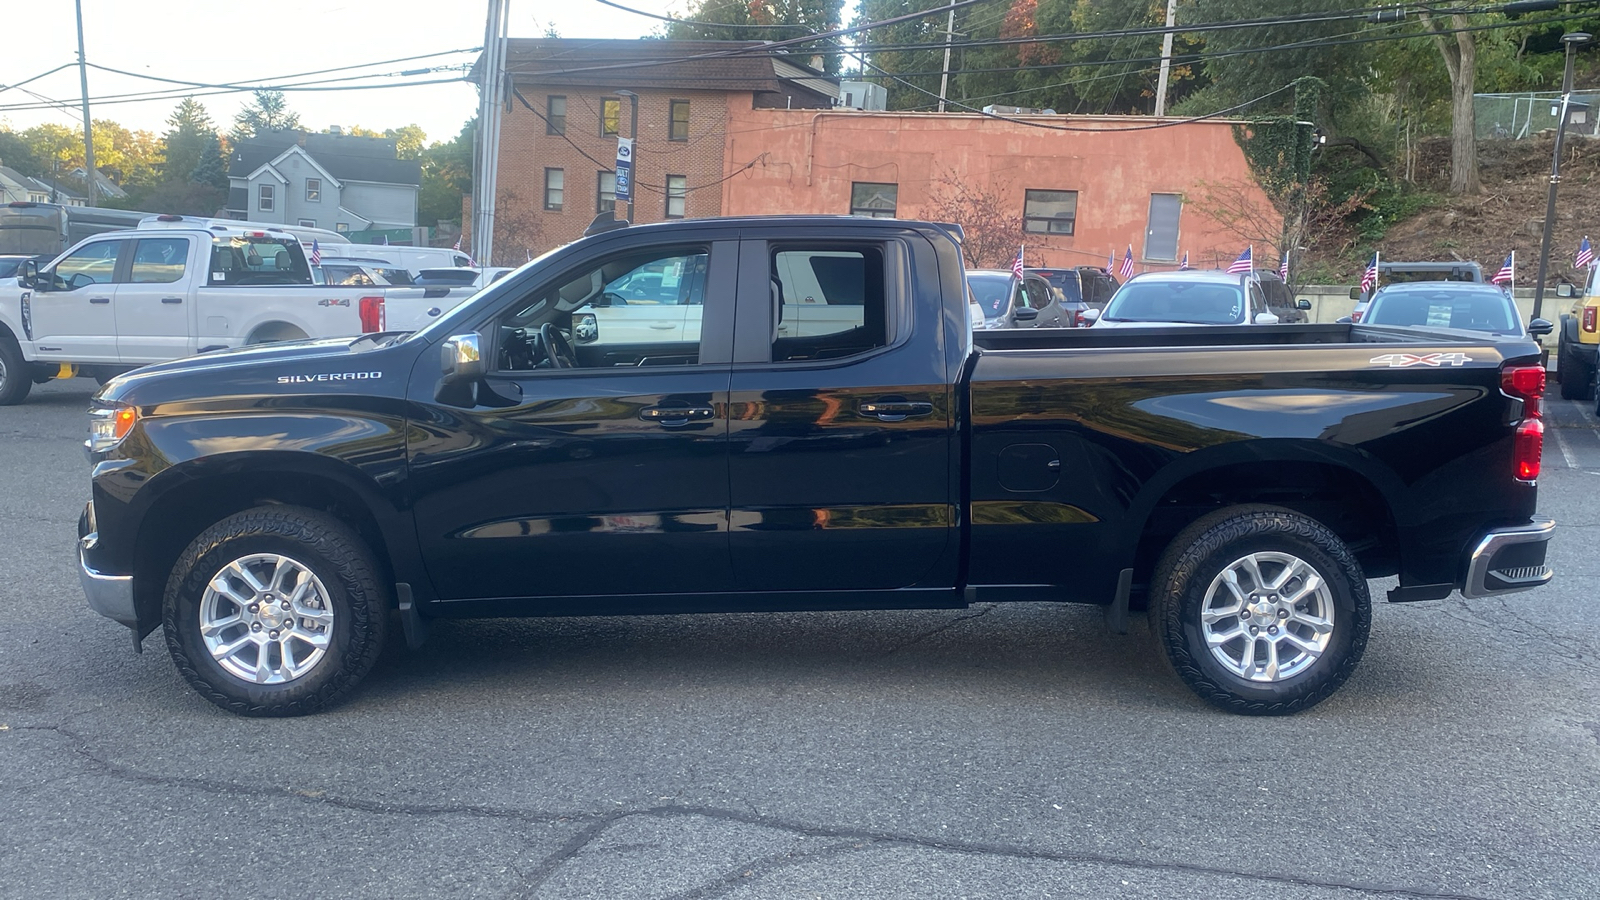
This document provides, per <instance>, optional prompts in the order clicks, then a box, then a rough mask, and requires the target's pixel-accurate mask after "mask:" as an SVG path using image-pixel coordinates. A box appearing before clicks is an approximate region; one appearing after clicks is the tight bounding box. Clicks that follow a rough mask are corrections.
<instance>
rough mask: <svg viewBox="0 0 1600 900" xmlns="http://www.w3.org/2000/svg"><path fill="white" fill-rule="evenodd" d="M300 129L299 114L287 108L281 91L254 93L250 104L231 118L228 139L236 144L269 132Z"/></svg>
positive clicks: (286, 102)
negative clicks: (231, 123)
mask: <svg viewBox="0 0 1600 900" xmlns="http://www.w3.org/2000/svg"><path fill="white" fill-rule="evenodd" d="M299 127H300V114H299V113H297V112H295V111H294V110H291V109H290V108H289V101H288V100H287V99H286V98H285V97H284V96H283V91H256V92H255V94H254V95H253V96H252V98H251V100H250V102H249V103H248V104H246V105H245V107H244V108H243V109H241V110H239V112H238V114H237V115H235V116H234V117H233V130H232V131H230V132H228V138H229V140H231V141H232V142H233V143H235V144H237V143H239V142H240V141H247V140H249V139H250V138H253V137H255V136H257V135H260V134H265V133H267V132H270V131H287V130H289V129H291V128H299Z"/></svg>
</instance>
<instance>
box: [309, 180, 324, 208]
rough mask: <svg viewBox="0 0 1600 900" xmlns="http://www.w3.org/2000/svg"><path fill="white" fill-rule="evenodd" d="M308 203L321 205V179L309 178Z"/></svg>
mask: <svg viewBox="0 0 1600 900" xmlns="http://www.w3.org/2000/svg"><path fill="white" fill-rule="evenodd" d="M306 202H307V203H321V202H322V179H321V178H307V179H306Z"/></svg>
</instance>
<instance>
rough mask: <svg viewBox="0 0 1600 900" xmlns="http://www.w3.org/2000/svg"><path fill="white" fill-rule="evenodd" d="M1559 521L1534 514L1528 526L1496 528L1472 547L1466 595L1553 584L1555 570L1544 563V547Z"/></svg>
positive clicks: (1500, 592) (1481, 595)
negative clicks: (1551, 580) (1551, 581)
mask: <svg viewBox="0 0 1600 900" xmlns="http://www.w3.org/2000/svg"><path fill="white" fill-rule="evenodd" d="M1555 527H1556V521H1555V520H1554V519H1552V518H1550V517H1549V516H1534V517H1533V518H1532V520H1531V521H1530V522H1529V523H1528V524H1527V525H1518V526H1515V527H1512V528H1496V529H1494V530H1493V531H1490V532H1488V533H1487V534H1485V535H1484V536H1483V537H1482V538H1481V539H1479V541H1478V543H1477V544H1476V545H1475V546H1474V547H1473V549H1472V555H1471V557H1470V558H1469V559H1468V562H1467V583H1466V585H1465V586H1463V587H1462V588H1461V596H1463V597H1493V596H1496V595H1498V594H1511V593H1515V592H1517V591H1526V590H1531V589H1533V588H1536V587H1540V586H1542V585H1545V584H1549V583H1550V579H1551V578H1553V577H1555V573H1554V572H1552V571H1551V570H1550V567H1549V566H1547V565H1545V563H1544V556H1545V549H1546V547H1547V546H1548V544H1549V542H1550V537H1551V535H1552V534H1553V533H1554V531H1555Z"/></svg>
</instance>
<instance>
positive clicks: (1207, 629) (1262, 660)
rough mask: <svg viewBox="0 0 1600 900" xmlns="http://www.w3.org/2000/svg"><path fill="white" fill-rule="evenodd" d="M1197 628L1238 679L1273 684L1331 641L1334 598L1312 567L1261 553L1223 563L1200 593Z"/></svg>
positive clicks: (1300, 668)
mask: <svg viewBox="0 0 1600 900" xmlns="http://www.w3.org/2000/svg"><path fill="white" fill-rule="evenodd" d="M1200 630H1201V633H1202V634H1203V635H1204V636H1205V639H1206V646H1207V647H1208V648H1209V649H1210V650H1211V655H1212V656H1213V657H1215V658H1216V660H1217V662H1219V663H1221V664H1222V665H1223V667H1224V668H1226V669H1227V670H1228V671H1230V672H1232V673H1233V674H1235V675H1237V676H1239V677H1240V678H1243V679H1246V680H1248V681H1255V682H1277V681H1283V680H1284V679H1287V678H1293V677H1294V676H1296V675H1298V674H1300V673H1301V672H1304V671H1305V670H1306V669H1308V668H1310V667H1311V666H1312V664H1314V663H1315V662H1316V661H1317V659H1318V658H1320V657H1321V656H1322V654H1323V652H1324V651H1326V650H1327V649H1328V642H1329V641H1330V640H1331V639H1332V638H1333V594H1332V593H1331V592H1330V591H1329V590H1328V585H1327V583H1326V582H1325V581H1324V580H1323V578H1322V576H1321V575H1320V574H1319V573H1318V572H1317V570H1316V569H1315V568H1313V567H1312V566H1311V564H1310V563H1307V562H1306V561H1305V560H1303V559H1301V558H1299V557H1298V556H1294V555H1292V554H1289V553H1278V552H1275V551H1262V552H1259V553H1252V554H1250V555H1249V556H1245V557H1241V558H1239V559H1236V560H1234V561H1233V562H1231V563H1229V564H1228V566H1227V568H1225V569H1223V570H1222V572H1221V573H1220V574H1218V575H1217V577H1216V578H1213V579H1212V580H1211V586H1210V587H1209V588H1207V589H1206V598H1205V602H1204V603H1202V604H1201V606H1200Z"/></svg>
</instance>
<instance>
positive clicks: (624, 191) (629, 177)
mask: <svg viewBox="0 0 1600 900" xmlns="http://www.w3.org/2000/svg"><path fill="white" fill-rule="evenodd" d="M632 201H633V138H621V137H619V138H617V202H618V203H631V202H632Z"/></svg>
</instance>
